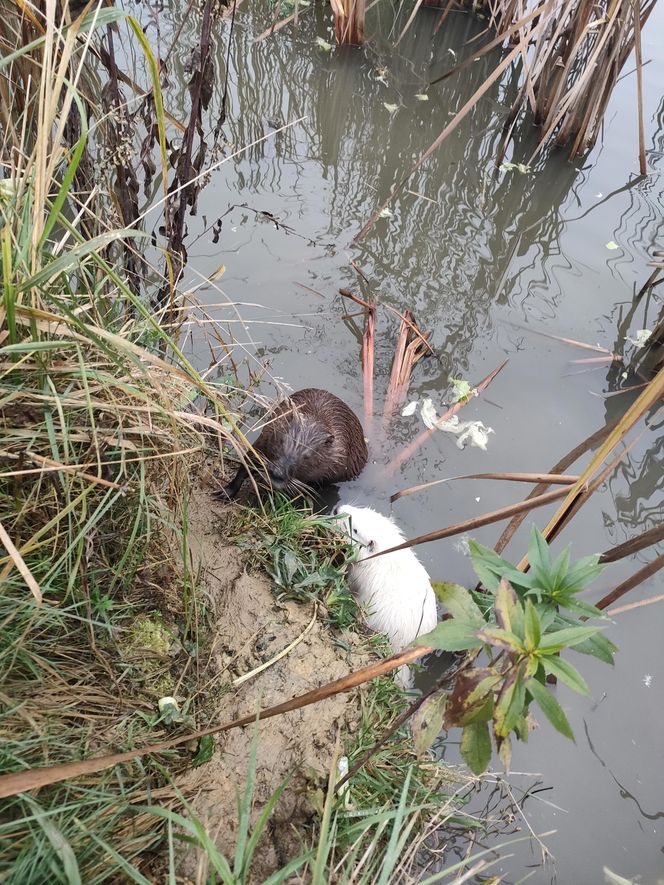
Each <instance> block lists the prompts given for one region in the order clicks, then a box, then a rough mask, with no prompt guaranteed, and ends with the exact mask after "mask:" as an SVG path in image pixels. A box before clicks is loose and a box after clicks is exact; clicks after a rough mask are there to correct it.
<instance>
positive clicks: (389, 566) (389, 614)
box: [336, 505, 438, 651]
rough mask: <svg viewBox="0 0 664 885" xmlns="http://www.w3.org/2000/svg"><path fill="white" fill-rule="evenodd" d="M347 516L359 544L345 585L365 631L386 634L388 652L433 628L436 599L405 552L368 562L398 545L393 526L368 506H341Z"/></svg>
mask: <svg viewBox="0 0 664 885" xmlns="http://www.w3.org/2000/svg"><path fill="white" fill-rule="evenodd" d="M336 513H337V514H338V515H340V516H346V517H347V518H348V517H350V525H351V527H352V539H353V541H354V543H356V544H358V545H360V549H359V559H358V560H357V561H355V562H354V563H353V564H352V565H351V567H350V570H349V574H348V583H349V586H350V588H351V590H352V591H353V592H354V593H355V595H356V597H357V599H358V602H359V603H360V604H361V605H362V606H363V607H364V609H365V617H366V620H367V623H368V625H369V627H371V629H373V630H375V631H377V632H380V633H386V634H387V635H388V637H389V639H390V644H391V646H392V648H393V650H394V651H398V650H400V649H402V648H404V647H405V646H407V645H409V644H410V643H411V642H412V641H413V640H414V639H415V638H416V636H420V635H422V634H423V633H428V632H429V631H430V630H433V628H434V627H435V626H436V623H437V619H438V616H437V611H436V600H435V596H434V593H433V588H432V587H431V579H430V578H429V575H428V573H427V570H426V569H425V568H424V566H423V565H422V563H421V562H420V561H419V559H418V558H417V556H416V555H415V552H414V551H413V550H411V549H410V548H408V549H406V550H397V551H395V552H394V553H387V554H385V555H384V556H377V557H376V558H375V559H369V558H368V557H372V556H373V555H374V554H375V553H378V552H380V551H382V550H389V549H390V547H395V546H397V545H398V544H400V543H402V542H403V540H404V535H403V533H402V532H401V529H400V528H399V526H398V525H396V523H395V522H394V521H393V520H391V519H389V517H386V516H383V515H382V514H381V513H378V512H377V511H375V510H373V509H372V508H370V507H352V506H347V505H344V506H341V507H338V508H337V509H336Z"/></svg>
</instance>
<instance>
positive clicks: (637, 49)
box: [634, 0, 648, 175]
mask: <svg viewBox="0 0 664 885" xmlns="http://www.w3.org/2000/svg"><path fill="white" fill-rule="evenodd" d="M634 56H635V59H636V98H637V110H638V114H639V171H640V172H641V175H646V173H647V172H648V167H647V165H646V136H645V130H644V124H643V62H642V58H641V9H640V5H639V0H634Z"/></svg>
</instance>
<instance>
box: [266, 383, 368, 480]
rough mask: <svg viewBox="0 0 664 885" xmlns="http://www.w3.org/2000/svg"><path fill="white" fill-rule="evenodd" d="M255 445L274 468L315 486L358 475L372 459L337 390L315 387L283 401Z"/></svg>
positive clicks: (361, 434) (352, 415)
mask: <svg viewBox="0 0 664 885" xmlns="http://www.w3.org/2000/svg"><path fill="white" fill-rule="evenodd" d="M254 448H255V449H256V450H257V451H259V452H260V453H261V454H262V455H263V456H264V457H265V459H266V461H267V462H268V471H269V472H270V473H272V471H273V470H274V471H275V472H276V473H278V474H281V473H288V472H292V475H293V476H294V477H295V479H297V480H300V481H301V482H304V483H307V484H312V485H314V484H322V483H333V482H345V481H347V480H350V479H354V478H355V477H356V476H358V475H359V474H360V473H361V471H362V469H363V468H364V466H365V464H366V463H367V459H368V452H367V446H366V442H365V440H364V431H363V429H362V425H361V424H360V422H359V420H358V418H357V416H356V415H355V413H354V412H353V411H352V410H351V409H350V408H349V407H348V406H347V405H346V403H345V402H343V400H340V399H339V397H337V396H335V395H334V394H333V393H330V392H329V391H327V390H321V389H319V388H315V387H307V388H305V389H304V390H298V391H297V392H296V393H293V394H292V395H291V396H290V397H289V398H288V399H286V400H284V401H283V402H281V403H279V404H278V405H277V407H276V408H275V410H274V414H273V417H272V418H271V420H270V422H269V423H268V424H267V425H266V427H265V428H264V429H263V431H262V433H261V434H260V436H259V437H258V439H257V440H256V442H255V443H254Z"/></svg>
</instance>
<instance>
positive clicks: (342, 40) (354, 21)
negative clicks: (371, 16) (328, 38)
mask: <svg viewBox="0 0 664 885" xmlns="http://www.w3.org/2000/svg"><path fill="white" fill-rule="evenodd" d="M330 6H331V7H332V15H333V16H334V34H335V36H336V38H337V43H338V44H339V45H340V46H361V45H362V44H363V43H364V19H365V15H366V2H365V0H330Z"/></svg>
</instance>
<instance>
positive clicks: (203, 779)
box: [184, 481, 370, 882]
mask: <svg viewBox="0 0 664 885" xmlns="http://www.w3.org/2000/svg"><path fill="white" fill-rule="evenodd" d="M203 482H204V481H202V482H201V484H200V485H199V487H198V488H197V489H196V490H195V491H194V494H193V496H192V498H191V502H190V508H189V512H190V523H191V526H190V529H191V534H190V549H191V554H192V559H193V563H194V566H195V568H197V569H198V570H199V572H200V577H199V581H200V584H202V586H203V587H204V589H205V592H206V594H207V597H208V600H209V605H210V607H211V610H212V612H213V616H212V621H213V623H214V628H213V636H212V643H211V661H212V664H213V667H212V670H213V673H214V674H215V675H214V679H213V687H212V691H211V694H212V696H213V697H214V696H215V695H216V697H214V701H213V703H212V704H209V705H208V710H209V713H210V718H211V720H212V721H218V722H225V721H229V720H231V719H234V718H235V717H237V716H242V715H246V714H248V713H252V712H254V711H256V710H258V709H260V708H265V707H268V706H272V705H274V704H277V703H280V702H281V701H284V700H287V699H288V698H291V697H293V696H295V695H299V694H303V693H304V692H306V691H310V690H311V689H313V688H316V687H318V686H320V685H322V684H323V683H325V682H329V681H331V680H333V679H338V678H340V677H341V676H345V675H347V674H348V673H349V672H351V671H352V670H356V669H358V668H359V667H362V666H364V665H366V664H367V663H368V662H369V660H370V658H369V655H368V654H367V653H366V652H361V651H351V652H349V651H348V650H341V649H340V648H339V647H338V646H336V645H335V644H334V641H333V640H334V637H333V635H332V632H331V631H330V629H329V628H328V627H327V625H326V624H325V623H324V622H323V621H322V620H321V617H320V615H319V617H318V618H317V619H316V621H315V623H314V624H313V627H311V628H310V629H309V630H308V632H307V633H306V635H305V636H304V638H303V639H302V641H301V642H300V643H299V644H298V645H297V646H296V647H295V648H294V649H293V650H291V651H290V652H289V653H288V654H287V655H286V656H285V657H283V658H281V659H280V660H279V661H277V663H275V664H274V665H272V666H271V667H269V668H268V669H267V670H265V671H263V672H261V673H259V674H257V675H255V676H252V677H251V678H250V679H248V680H247V681H246V682H244V683H243V684H241V685H239V686H233V680H234V679H236V678H238V677H240V676H242V675H244V674H245V673H248V672H250V671H252V670H254V669H255V668H256V667H258V666H260V665H261V664H262V663H263V662H265V661H266V660H270V659H271V658H273V657H274V656H275V655H277V654H278V653H279V652H280V651H282V650H283V649H284V648H286V647H287V646H288V645H289V644H290V643H291V642H293V640H295V639H297V637H299V636H301V635H302V634H303V633H304V632H305V631H306V630H307V628H308V627H309V625H310V623H311V621H312V618H313V614H314V609H313V605H302V604H299V603H294V602H279V601H277V597H276V594H275V588H274V585H273V584H272V582H271V581H270V580H269V579H268V578H267V577H266V576H264V575H262V574H256V573H252V572H249V571H248V570H247V567H246V560H245V558H244V556H243V553H242V551H240V550H239V549H238V548H237V547H236V546H233V545H232V544H229V542H228V540H227V536H226V537H225V536H224V535H225V533H224V524H225V520H224V517H225V515H226V516H227V515H228V505H222V504H217V503H215V502H214V501H213V499H212V498H211V496H210V491H209V488H208V487H207V484H205V485H204V484H203ZM357 639H358V638H357V637H355V636H354V635H353V634H351V635H349V634H348V633H346V634H344V646H345V647H346V649H347V648H348V647H350V648H353V646H355V647H357V645H358V644H359V643H358V641H357ZM359 715H360V713H359V690H355V691H354V692H349V693H347V694H343V695H338V696H337V697H334V698H330V699H328V700H325V701H322V702H321V703H319V704H314V705H312V706H310V707H306V708H304V709H301V710H296V711H293V712H291V713H287V714H285V715H283V716H278V717H275V718H273V719H268V720H266V721H265V722H262V723H260V725H259V738H258V756H257V767H256V781H255V789H254V803H253V810H252V823H253V822H254V821H255V820H256V819H257V817H258V815H259V814H260V812H261V810H262V808H263V807H264V805H265V803H266V802H267V801H268V799H269V798H270V796H271V795H272V794H273V793H274V791H275V790H276V789H277V788H278V787H279V785H280V784H281V783H282V781H283V780H284V778H286V776H287V775H289V774H292V773H294V776H293V778H292V780H291V781H290V783H289V786H288V788H287V789H286V790H285V791H284V794H283V795H282V797H281V799H280V801H279V803H278V805H277V807H276V809H275V811H274V813H273V815H272V820H271V824H270V826H269V827H268V828H267V830H266V832H265V835H264V837H263V839H262V842H261V843H259V848H258V851H257V852H256V855H255V860H254V864H253V866H252V876H251V881H256V882H260V881H264V879H265V877H266V876H267V875H268V874H269V873H270V872H271V871H273V870H274V869H277V868H278V867H280V866H281V865H282V864H283V863H285V862H286V861H287V860H288V859H290V858H292V857H293V856H295V855H296V854H297V853H298V852H299V851H301V850H302V848H303V844H302V842H303V840H304V839H306V827H307V823H308V822H310V821H311V819H312V816H313V815H314V814H315V812H316V810H317V808H319V806H320V803H321V801H322V796H323V793H322V790H323V789H324V788H325V781H326V776H327V774H328V772H329V769H330V765H331V762H332V757H333V753H334V748H335V742H336V738H337V733H338V732H340V733H341V742H342V747H343V746H344V743H346V744H347V743H348V736H349V735H350V734H351V733H352V732H353V730H354V728H355V727H356V725H357V722H358V721H359ZM253 729H254V726H251V727H247V728H243V729H235V730H233V731H230V732H228V733H226V734H224V735H222V736H220V737H219V738H218V739H217V746H216V749H215V752H214V754H213V756H212V759H211V760H210V761H209V762H207V763H205V764H204V765H202V766H200V767H199V768H196V769H194V770H192V771H191V772H190V773H189V774H188V776H187V783H186V784H185V785H184V787H185V790H186V792H187V793H188V794H189V795H192V793H193V795H194V798H193V801H192V806H193V812H194V814H195V815H196V816H197V817H198V818H199V819H200V820H201V821H202V822H203V823H204V824H205V825H206V827H207V829H208V832H209V833H210V834H211V836H212V837H213V838H214V840H215V842H216V844H217V847H218V848H219V849H220V850H221V851H222V852H223V853H224V854H225V855H226V857H227V858H229V857H232V856H233V851H234V847H235V838H236V827H237V807H238V804H237V802H238V795H240V796H242V795H243V793H244V788H245V784H246V778H247V771H248V766H249V757H250V749H251V741H252V735H253ZM199 862H204V861H203V860H202V859H201V858H199ZM193 865H194V858H192V857H190V858H188V859H187V862H186V866H187V867H188V872H189V873H190V874H191V875H193V876H196V873H195V872H194V870H193ZM199 872H200V870H199ZM203 880H204V879H203Z"/></svg>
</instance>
